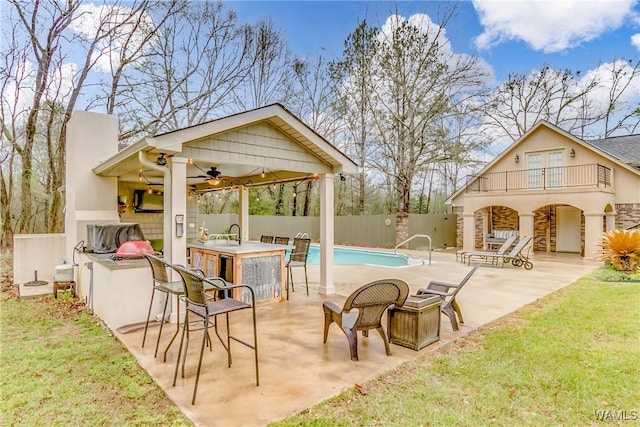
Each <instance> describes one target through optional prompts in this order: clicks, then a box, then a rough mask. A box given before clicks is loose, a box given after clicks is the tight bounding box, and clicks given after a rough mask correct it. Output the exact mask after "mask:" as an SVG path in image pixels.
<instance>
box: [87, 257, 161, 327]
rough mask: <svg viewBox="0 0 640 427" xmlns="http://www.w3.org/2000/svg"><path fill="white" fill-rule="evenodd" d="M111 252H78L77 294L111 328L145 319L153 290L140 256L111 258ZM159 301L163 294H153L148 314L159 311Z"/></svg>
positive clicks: (148, 268)
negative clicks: (116, 259) (160, 295)
mask: <svg viewBox="0 0 640 427" xmlns="http://www.w3.org/2000/svg"><path fill="white" fill-rule="evenodd" d="M111 255H113V254H93V253H81V254H80V255H79V259H78V260H77V263H78V266H79V267H78V285H79V286H78V287H79V290H80V296H81V298H82V299H83V300H84V301H85V302H86V303H87V308H89V309H90V310H91V311H93V312H94V313H95V314H97V315H98V316H99V317H100V318H101V319H102V320H103V321H104V322H105V323H106V324H107V326H109V328H111V329H113V330H116V329H119V328H122V327H123V326H129V325H134V324H141V323H142V322H144V321H145V320H146V319H147V313H148V311H149V302H150V301H151V292H152V290H153V286H152V277H151V268H150V267H149V262H148V261H147V260H146V259H144V258H142V259H128V260H120V261H114V260H113V259H111ZM163 304H164V300H163V298H154V301H153V307H152V309H151V317H152V318H155V316H156V315H157V314H159V313H162V305H163Z"/></svg>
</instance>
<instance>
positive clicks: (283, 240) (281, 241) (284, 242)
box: [274, 236, 289, 245]
mask: <svg viewBox="0 0 640 427" xmlns="http://www.w3.org/2000/svg"><path fill="white" fill-rule="evenodd" d="M274 243H275V244H276V245H288V244H289V238H288V237H278V236H276V239H275V240H274Z"/></svg>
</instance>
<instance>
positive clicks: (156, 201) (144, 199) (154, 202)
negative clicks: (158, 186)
mask: <svg viewBox="0 0 640 427" xmlns="http://www.w3.org/2000/svg"><path fill="white" fill-rule="evenodd" d="M163 208H164V197H163V193H162V191H152V192H149V191H148V190H134V192H133V211H134V212H142V213H144V212H147V213H154V212H162V211H163Z"/></svg>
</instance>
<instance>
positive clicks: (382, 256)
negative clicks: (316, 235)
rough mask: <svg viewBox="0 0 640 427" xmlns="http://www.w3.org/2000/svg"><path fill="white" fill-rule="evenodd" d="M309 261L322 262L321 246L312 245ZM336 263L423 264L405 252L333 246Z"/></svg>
mask: <svg viewBox="0 0 640 427" xmlns="http://www.w3.org/2000/svg"><path fill="white" fill-rule="evenodd" d="M307 263H309V264H320V247H319V246H317V245H311V247H310V248H309V256H308V257H307ZM333 264H334V265H378V266H382V267H408V266H410V265H422V264H424V261H423V260H422V259H420V258H410V257H408V256H406V255H404V254H396V253H393V252H382V251H375V250H368V249H354V248H338V247H334V248H333Z"/></svg>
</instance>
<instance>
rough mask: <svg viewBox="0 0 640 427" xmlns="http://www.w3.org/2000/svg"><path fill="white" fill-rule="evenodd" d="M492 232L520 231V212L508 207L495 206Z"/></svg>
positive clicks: (492, 216)
mask: <svg viewBox="0 0 640 427" xmlns="http://www.w3.org/2000/svg"><path fill="white" fill-rule="evenodd" d="M491 218H492V224H491V229H492V230H518V229H519V228H520V226H519V221H518V212H516V211H515V210H513V209H511V208H508V207H506V206H494V207H493V208H492V209H491Z"/></svg>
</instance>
